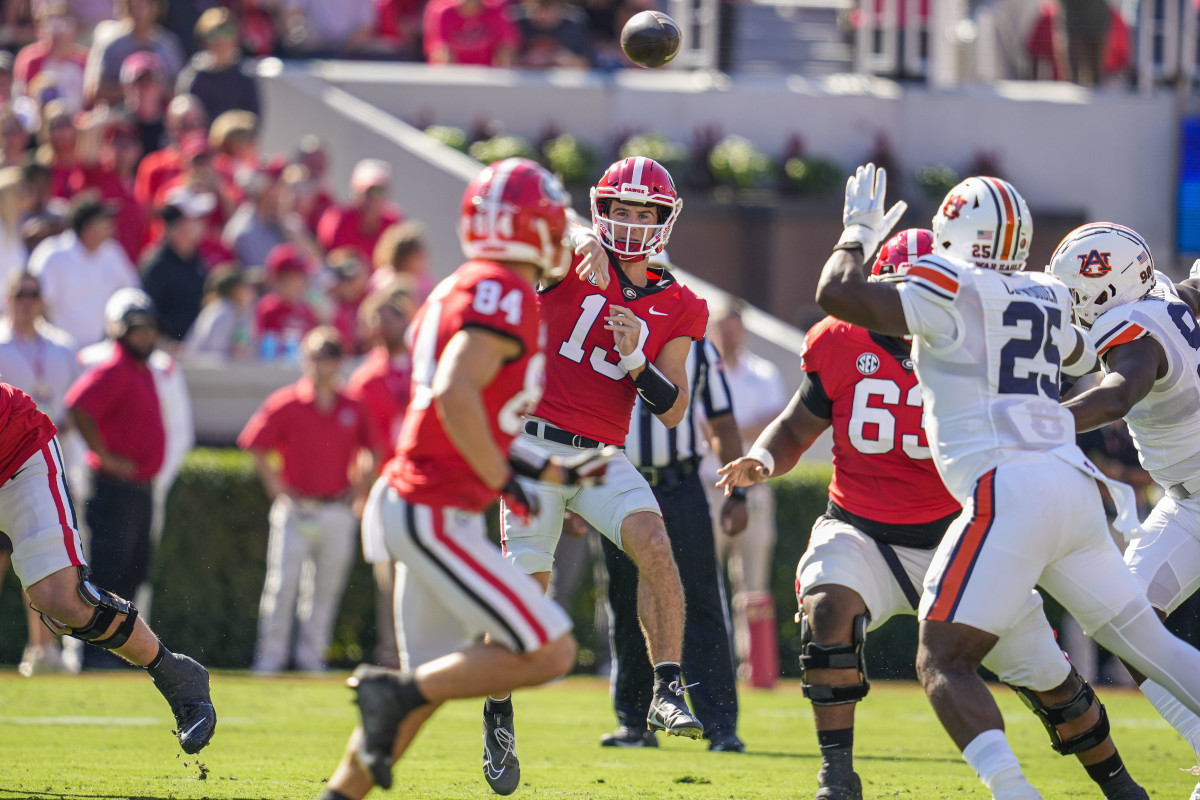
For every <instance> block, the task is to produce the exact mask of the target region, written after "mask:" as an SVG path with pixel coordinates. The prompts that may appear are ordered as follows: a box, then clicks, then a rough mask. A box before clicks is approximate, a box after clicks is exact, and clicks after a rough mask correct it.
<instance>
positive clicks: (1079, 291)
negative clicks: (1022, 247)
mask: <svg viewBox="0 0 1200 800" xmlns="http://www.w3.org/2000/svg"><path fill="white" fill-rule="evenodd" d="M1046 271H1047V272H1049V273H1050V274H1051V275H1053V276H1054V277H1056V278H1058V279H1059V280H1061V281H1062V282H1063V283H1065V284H1066V285H1067V288H1068V289H1070V290H1071V302H1072V305H1074V307H1075V319H1076V320H1077V321H1078V322H1079V324H1080V325H1083V326H1084V327H1087V328H1090V327H1091V326H1092V323H1094V322H1095V321H1096V320H1097V319H1098V318H1099V317H1100V315H1101V314H1103V313H1104V312H1105V311H1107V310H1109V309H1110V308H1115V307H1116V306H1120V305H1124V304H1125V303H1132V302H1133V301H1134V300H1140V299H1142V298H1143V297H1145V296H1146V293H1147V292H1149V291H1150V290H1151V289H1153V288H1154V280H1155V278H1154V256H1153V255H1151V254H1150V246H1149V245H1148V244H1146V240H1145V239H1143V238H1142V237H1141V235H1140V234H1139V233H1138V232H1137V231H1134V230H1131V229H1129V228H1126V227H1124V226H1123V225H1116V224H1114V223H1111V222H1092V223H1089V224H1087V225H1083V226H1081V227H1078V228H1076V229H1075V230H1073V231H1071V232H1070V233H1068V234H1067V235H1066V237H1065V238H1064V239H1063V240H1062V241H1061V242H1059V245H1058V249H1056V250H1055V251H1054V256H1053V257H1051V259H1050V266H1048V267H1046Z"/></svg>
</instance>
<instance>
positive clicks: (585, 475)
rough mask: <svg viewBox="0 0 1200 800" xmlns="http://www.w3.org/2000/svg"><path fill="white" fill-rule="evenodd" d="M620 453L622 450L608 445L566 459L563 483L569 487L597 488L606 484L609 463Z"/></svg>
mask: <svg viewBox="0 0 1200 800" xmlns="http://www.w3.org/2000/svg"><path fill="white" fill-rule="evenodd" d="M620 452H621V448H619V447H613V446H612V445H608V446H607V447H602V448H600V449H599V450H589V451H587V452H585V453H580V454H579V455H577V456H573V457H572V458H569V459H565V460H564V461H563V462H562V468H563V483H564V484H566V485H567V486H597V485H599V484H601V483H604V478H605V476H606V475H607V474H608V463H609V462H610V461H612V460H613V458H614V457H616V456H617V454H618V453H620Z"/></svg>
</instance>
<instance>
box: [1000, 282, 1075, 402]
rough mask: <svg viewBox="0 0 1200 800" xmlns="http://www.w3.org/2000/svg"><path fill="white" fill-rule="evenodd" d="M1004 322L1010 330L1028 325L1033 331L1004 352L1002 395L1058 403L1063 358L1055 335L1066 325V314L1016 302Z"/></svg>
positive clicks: (1006, 346) (1008, 346) (1028, 303)
mask: <svg viewBox="0 0 1200 800" xmlns="http://www.w3.org/2000/svg"><path fill="white" fill-rule="evenodd" d="M1003 321H1004V327H1006V328H1021V327H1022V323H1025V322H1027V323H1029V331H1028V333H1027V334H1026V332H1025V331H1022V332H1021V335H1020V336H1019V337H1018V336H1014V337H1013V338H1011V339H1009V340H1008V342H1007V343H1006V344H1005V345H1004V347H1002V348H1000V381H999V385H1000V394H1041V395H1043V396H1044V397H1048V398H1050V399H1051V400H1057V399H1058V371H1059V367H1060V366H1061V363H1062V357H1061V356H1060V355H1059V352H1058V347H1057V346H1056V345H1055V344H1054V342H1053V340H1052V338H1051V332H1052V331H1053V330H1055V329H1056V328H1058V327H1060V326H1061V325H1062V312H1061V311H1060V310H1059V309H1057V308H1043V307H1042V306H1039V305H1038V304H1037V303H1030V302H1028V301H1025V300H1016V301H1013V302H1011V303H1009V304H1008V308H1006V309H1004V316H1003ZM1038 362H1041V363H1038ZM1018 366H1019V367H1020V369H1021V372H1022V373H1023V374H1021V375H1018V374H1017V368H1018Z"/></svg>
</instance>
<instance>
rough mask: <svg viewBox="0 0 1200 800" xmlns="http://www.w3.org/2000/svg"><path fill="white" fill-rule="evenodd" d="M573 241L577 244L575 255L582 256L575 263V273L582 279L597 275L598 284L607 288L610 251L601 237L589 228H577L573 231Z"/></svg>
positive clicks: (602, 287)
mask: <svg viewBox="0 0 1200 800" xmlns="http://www.w3.org/2000/svg"><path fill="white" fill-rule="evenodd" d="M571 243H572V244H573V245H575V255H577V256H580V257H581V258H580V259H579V263H578V264H576V265H575V274H576V275H578V276H579V279H580V280H581V281H586V280H588V279H589V278H591V277H595V279H596V285H597V286H598V287H600V288H601V289H607V288H608V252H607V251H605V249H604V245H602V244H601V243H600V237H599V236H597V235H596V234H595V233H593V232H592V231H590V230H588V229H587V228H575V230H574V231H573V232H572V233H571Z"/></svg>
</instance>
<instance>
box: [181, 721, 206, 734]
mask: <svg viewBox="0 0 1200 800" xmlns="http://www.w3.org/2000/svg"><path fill="white" fill-rule="evenodd" d="M204 722H205V721H204V720H202V719H201V720H197V721H196V724H195V725H193V726H192V727H190V728H188V729H187V730H186V731H184V732H183V733H181V734H180V735H179V738H180V739H186V738H187V737H189V736H191V735H192V731H194V730H196V728H199V727H200V726H201V725H203V724H204Z"/></svg>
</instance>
